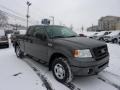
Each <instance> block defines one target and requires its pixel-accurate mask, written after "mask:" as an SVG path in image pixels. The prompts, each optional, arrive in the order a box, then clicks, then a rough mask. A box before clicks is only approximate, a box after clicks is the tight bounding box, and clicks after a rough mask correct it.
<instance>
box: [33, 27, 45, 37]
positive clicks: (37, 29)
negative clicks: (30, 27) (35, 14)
mask: <svg viewBox="0 0 120 90" xmlns="http://www.w3.org/2000/svg"><path fill="white" fill-rule="evenodd" d="M36 34H39V35H46V33H45V29H44V28H43V27H35V28H34V32H33V37H36Z"/></svg>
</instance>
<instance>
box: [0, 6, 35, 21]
mask: <svg viewBox="0 0 120 90" xmlns="http://www.w3.org/2000/svg"><path fill="white" fill-rule="evenodd" d="M0 7H1V8H3V9H6V10H7V11H10V12H12V13H13V14H15V15H14V16H17V17H19V18H21V19H25V16H24V15H22V14H20V13H18V12H16V11H14V10H12V9H9V8H7V7H5V6H3V5H1V4H0ZM4 12H5V11H4ZM7 14H8V12H7ZM9 14H11V13H9ZM13 14H12V15H13ZM25 20H26V19H25ZM30 22H36V20H34V19H33V18H32V20H30Z"/></svg>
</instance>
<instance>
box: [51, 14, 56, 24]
mask: <svg viewBox="0 0 120 90" xmlns="http://www.w3.org/2000/svg"><path fill="white" fill-rule="evenodd" d="M50 17H51V18H52V21H53V25H54V24H55V17H54V16H50Z"/></svg>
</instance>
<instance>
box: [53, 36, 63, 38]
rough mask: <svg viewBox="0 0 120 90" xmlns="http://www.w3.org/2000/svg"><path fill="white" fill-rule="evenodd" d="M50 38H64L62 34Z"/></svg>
mask: <svg viewBox="0 0 120 90" xmlns="http://www.w3.org/2000/svg"><path fill="white" fill-rule="evenodd" d="M52 38H64V37H63V36H54V37H52Z"/></svg>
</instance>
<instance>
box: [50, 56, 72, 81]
mask: <svg viewBox="0 0 120 90" xmlns="http://www.w3.org/2000/svg"><path fill="white" fill-rule="evenodd" d="M52 72H53V75H54V77H55V79H56V80H58V81H59V82H61V83H69V82H71V81H72V79H73V74H72V71H71V68H70V66H69V64H68V62H67V60H66V59H65V58H63V57H59V58H56V59H55V60H54V62H53V64H52Z"/></svg>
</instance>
